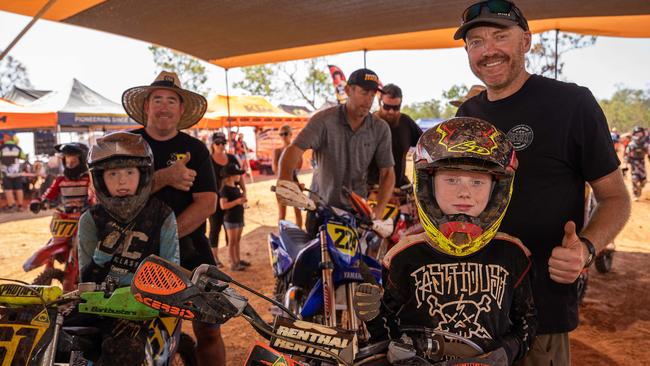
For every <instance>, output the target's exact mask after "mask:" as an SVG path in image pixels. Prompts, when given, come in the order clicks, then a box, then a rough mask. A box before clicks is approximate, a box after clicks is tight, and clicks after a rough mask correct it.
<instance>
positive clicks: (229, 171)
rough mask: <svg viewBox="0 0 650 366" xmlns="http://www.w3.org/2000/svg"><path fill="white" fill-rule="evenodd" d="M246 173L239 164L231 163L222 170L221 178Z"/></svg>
mask: <svg viewBox="0 0 650 366" xmlns="http://www.w3.org/2000/svg"><path fill="white" fill-rule="evenodd" d="M244 173H246V172H245V171H243V170H242V169H241V168H240V167H239V164H237V163H229V164H227V165H226V166H224V167H223V168H221V173H220V175H221V178H227V177H232V176H233V175H242V174H244Z"/></svg>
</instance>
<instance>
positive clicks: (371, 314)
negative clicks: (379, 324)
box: [352, 282, 384, 322]
mask: <svg viewBox="0 0 650 366" xmlns="http://www.w3.org/2000/svg"><path fill="white" fill-rule="evenodd" d="M383 295H384V290H383V289H382V288H381V287H380V286H377V285H373V284H370V283H367V282H364V283H362V284H360V285H359V286H357V291H356V292H355V293H354V298H353V299H352V304H353V305H354V312H355V313H356V314H357V317H358V318H359V319H361V320H362V321H364V322H368V321H371V320H373V319H374V318H376V317H377V316H378V315H379V307H380V306H381V297H382V296H383Z"/></svg>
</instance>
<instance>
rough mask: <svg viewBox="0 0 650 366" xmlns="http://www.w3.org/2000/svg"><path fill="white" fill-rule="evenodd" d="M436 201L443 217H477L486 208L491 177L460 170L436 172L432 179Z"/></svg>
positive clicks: (490, 188) (485, 174)
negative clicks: (454, 215)
mask: <svg viewBox="0 0 650 366" xmlns="http://www.w3.org/2000/svg"><path fill="white" fill-rule="evenodd" d="M433 184H434V188H435V192H436V201H437V202H438V206H440V209H441V210H442V212H443V213H444V214H445V215H453V214H465V215H469V216H473V217H476V216H478V215H479V214H480V213H481V212H483V210H485V207H486V206H487V203H488V200H489V199H490V192H491V190H492V175H490V174H488V173H478V172H468V171H461V170H445V169H441V170H437V171H436V173H435V176H434V179H433Z"/></svg>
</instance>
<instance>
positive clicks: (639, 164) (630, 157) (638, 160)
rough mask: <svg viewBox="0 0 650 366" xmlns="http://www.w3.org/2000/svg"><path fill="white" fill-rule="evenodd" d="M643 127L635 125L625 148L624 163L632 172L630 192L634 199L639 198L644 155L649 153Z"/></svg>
mask: <svg viewBox="0 0 650 366" xmlns="http://www.w3.org/2000/svg"><path fill="white" fill-rule="evenodd" d="M645 134H646V132H645V129H644V128H643V127H641V126H636V127H634V129H633V130H632V138H631V140H630V143H629V144H627V147H626V148H625V156H624V159H625V163H626V164H627V166H629V167H630V169H631V171H632V173H631V175H632V194H633V195H634V200H635V201H638V200H639V199H640V198H641V193H642V192H643V187H645V183H646V170H645V157H646V156H648V155H649V154H650V144H649V143H648V142H647V140H646V139H645Z"/></svg>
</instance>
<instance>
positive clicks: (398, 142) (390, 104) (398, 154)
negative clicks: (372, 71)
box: [368, 84, 422, 188]
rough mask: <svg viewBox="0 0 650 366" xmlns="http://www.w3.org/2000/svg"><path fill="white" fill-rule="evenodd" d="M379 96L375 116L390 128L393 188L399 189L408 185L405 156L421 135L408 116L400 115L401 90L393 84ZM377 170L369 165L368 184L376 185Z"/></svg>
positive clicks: (374, 166) (385, 88) (420, 131)
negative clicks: (393, 164) (393, 161)
mask: <svg viewBox="0 0 650 366" xmlns="http://www.w3.org/2000/svg"><path fill="white" fill-rule="evenodd" d="M382 90H383V91H384V92H383V93H382V94H381V103H379V110H378V111H377V112H375V115H376V116H377V117H379V118H381V119H383V120H384V121H386V122H387V123H388V126H389V127H390V136H391V141H392V145H393V146H392V151H393V159H394V160H395V166H394V169H395V187H396V188H399V187H402V186H403V185H405V184H408V183H410V181H409V179H408V178H407V177H406V174H405V172H406V154H407V153H408V152H409V149H410V148H411V147H414V146H415V145H416V144H417V143H418V139H419V138H420V136H421V135H422V130H421V129H420V127H419V126H418V125H417V124H416V123H415V121H414V120H413V119H412V118H411V117H409V115H408V114H405V113H402V112H401V111H400V110H401V108H402V89H401V88H400V87H399V86H397V85H395V84H388V85H385V86H384V87H383V88H382ZM378 175H379V172H378V169H377V167H376V165H374V164H371V166H370V171H369V172H368V183H369V184H371V185H375V184H377V183H378V178H379V177H378Z"/></svg>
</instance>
